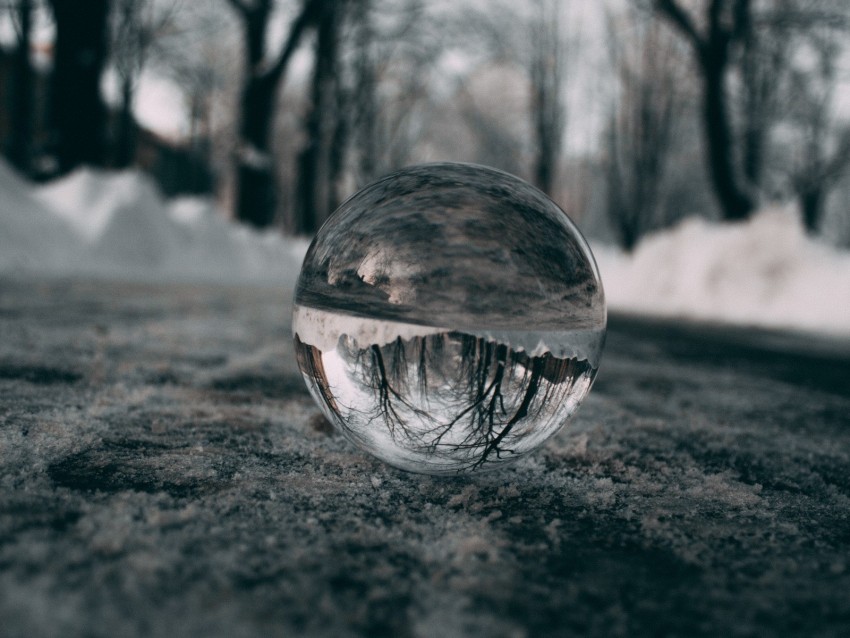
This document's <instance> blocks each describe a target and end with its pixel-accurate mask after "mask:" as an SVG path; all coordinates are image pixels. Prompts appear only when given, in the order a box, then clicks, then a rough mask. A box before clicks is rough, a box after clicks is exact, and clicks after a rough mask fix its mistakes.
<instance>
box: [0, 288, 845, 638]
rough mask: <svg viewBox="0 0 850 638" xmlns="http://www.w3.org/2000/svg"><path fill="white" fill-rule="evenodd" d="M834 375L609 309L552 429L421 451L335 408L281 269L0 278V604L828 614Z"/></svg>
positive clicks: (497, 617)
mask: <svg viewBox="0 0 850 638" xmlns="http://www.w3.org/2000/svg"><path fill="white" fill-rule="evenodd" d="M812 348H813V351H812V352H810V353H807V352H806V349H812ZM849 379H850V354H848V349H847V346H846V344H845V345H841V346H837V345H835V344H830V343H829V342H819V343H817V344H814V343H813V342H811V341H810V340H807V339H802V338H801V339H797V338H791V337H783V336H777V335H774V334H770V333H752V332H747V331H743V330H737V331H730V330H720V329H701V328H698V327H692V328H675V329H674V328H672V327H671V326H669V325H664V324H659V323H653V322H649V321H643V322H639V321H633V320H625V319H616V318H615V320H614V321H613V322H612V330H611V332H610V334H609V343H608V348H607V350H606V353H605V355H604V358H603V362H602V367H601V371H600V376H599V379H598V383H597V386H596V387H595V388H594V390H593V391H592V392H591V395H590V397H589V399H588V401H587V402H586V404H585V405H584V406H583V408H582V409H581V410H580V412H579V415H578V417H577V419H576V420H575V421H574V423H573V426H572V427H571V428H570V429H569V430H568V431H564V432H562V434H561V435H559V436H558V437H556V439H555V440H554V441H552V442H551V443H550V444H549V445H548V446H547V447H546V448H545V449H544V450H543V451H541V452H540V453H539V454H537V455H536V456H534V457H533V458H531V459H528V460H526V461H523V462H521V463H520V464H518V465H515V466H513V467H510V468H507V469H504V470H501V471H497V472H495V473H492V474H487V475H482V476H477V477H474V478H460V479H442V480H436V479H431V478H427V477H422V476H416V475H409V474H404V473H401V472H398V471H395V470H392V469H390V468H387V467H385V466H383V465H381V464H380V463H378V462H376V461H372V460H371V459H369V458H367V457H365V456H363V455H362V454H360V453H359V452H357V451H356V450H354V449H353V448H352V447H351V446H349V445H348V444H347V443H346V442H345V441H343V440H342V439H341V438H340V437H339V436H335V435H333V433H332V432H330V431H329V430H328V429H327V424H326V423H325V422H324V421H323V420H322V419H321V418H320V417H319V416H318V411H317V410H316V408H314V407H313V405H312V403H311V401H310V399H309V396H308V395H307V392H306V390H305V389H304V387H303V384H302V382H301V379H300V377H299V376H298V375H297V372H296V369H295V366H294V363H293V358H292V348H291V345H290V341H289V327H288V294H287V293H286V291H283V290H279V289H273V288H266V289H262V288H243V289H238V288H222V287H201V286H189V285H185V286H171V287H157V286H149V285H141V284H138V285H132V286H128V285H125V286H119V285H115V284H102V283H79V282H77V283H74V282H65V283H57V282H52V283H51V282H33V281H12V282H10V281H8V280H5V281H0V626H2V627H3V631H2V633H3V635H4V636H10V637H12V636H59V635H62V636H82V635H90V636H114V635H122V636H141V635H174V636H204V637H205V638H207V637H210V636H261V635H270V634H278V635H321V636H325V635H326V636H348V635H368V636H382V635H386V636H433V635H438V636H441V637H442V638H449V637H451V636H465V635H469V636H547V635H552V636H554V635H558V636H563V635H591V636H612V635H663V634H677V635H760V636H767V635H806V636H814V635H848V634H850V598H848V596H847V592H848V591H850V558H848V556H850V391H848V390H849V389H850V388H848V386H850V381H848V380H849Z"/></svg>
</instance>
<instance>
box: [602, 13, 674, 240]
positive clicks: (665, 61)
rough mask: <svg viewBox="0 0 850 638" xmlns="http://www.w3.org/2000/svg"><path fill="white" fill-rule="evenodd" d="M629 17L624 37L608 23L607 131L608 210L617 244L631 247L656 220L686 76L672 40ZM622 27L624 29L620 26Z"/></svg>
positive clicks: (634, 16) (656, 27)
mask: <svg viewBox="0 0 850 638" xmlns="http://www.w3.org/2000/svg"><path fill="white" fill-rule="evenodd" d="M639 17H640V16H639V15H638V14H636V13H634V12H632V13H631V14H629V15H628V24H627V30H628V35H627V36H625V37H626V38H628V40H627V41H626V43H625V44H618V43H619V42H622V41H623V39H624V36H621V35H619V34H618V33H617V29H616V27H617V26H618V25H616V24H614V21H613V19H612V20H610V21H609V29H610V31H611V35H610V36H609V42H610V43H611V48H612V54H613V58H614V60H613V62H614V65H615V68H616V71H617V77H618V79H619V92H618V97H617V100H616V107H615V110H614V113H613V115H612V117H611V121H610V123H609V125H608V132H607V136H606V137H607V161H606V164H607V166H606V169H607V170H606V175H607V179H606V182H607V188H606V190H607V211H608V218H609V220H610V222H611V224H612V226H613V228H614V230H615V232H616V233H617V235H618V238H619V241H620V245H621V246H622V247H623V248H625V249H626V250H629V251H630V250H632V249H633V248H634V246H635V245H636V244H637V242H638V240H639V239H640V237H641V235H642V234H644V233H645V232H646V231H647V230H649V229H650V228H651V227H652V226H653V225H654V224H656V223H657V221H658V217H659V213H660V211H659V206H660V203H661V201H660V200H661V197H660V195H661V193H662V190H663V184H664V177H665V172H666V165H667V161H668V156H669V153H670V151H671V146H672V141H673V134H674V129H675V126H676V124H677V122H678V120H679V119H680V117H681V113H682V109H683V102H684V90H683V88H682V87H683V85H685V84H686V74H685V73H683V69H682V66H681V64H680V62H679V60H680V55H678V54H679V51H678V50H677V49H678V47H677V46H676V44H677V43H676V42H675V41H673V40H672V39H671V38H670V37H669V36H667V34H666V33H665V32H664V31H663V30H662V29H660V28H659V25H658V23H657V22H655V21H651V22H648V23H641V21H640V19H639ZM623 30H624V31H625V29H623Z"/></svg>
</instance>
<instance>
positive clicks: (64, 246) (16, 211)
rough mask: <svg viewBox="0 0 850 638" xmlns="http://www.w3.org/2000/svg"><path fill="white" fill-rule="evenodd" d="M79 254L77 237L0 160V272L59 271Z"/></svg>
mask: <svg viewBox="0 0 850 638" xmlns="http://www.w3.org/2000/svg"><path fill="white" fill-rule="evenodd" d="M81 252H82V241H81V239H80V237H78V236H77V234H76V233H75V232H74V231H73V230H72V229H71V227H70V226H69V225H68V224H67V223H65V222H64V221H63V220H62V219H60V218H58V217H57V216H56V215H54V214H53V213H52V212H51V211H50V210H49V209H48V208H47V207H46V206H45V205H44V204H42V203H41V202H40V201H38V200H37V199H36V198H35V197H33V195H32V193H31V192H30V189H29V187H28V186H27V184H26V183H25V182H24V181H23V180H22V179H21V178H20V177H18V176H17V175H16V174H15V173H14V172H13V171H12V170H11V169H10V168H9V167H8V166H7V165H6V164H5V163H4V162H2V161H0V273H6V272H16V271H29V272H32V271H36V272H55V271H62V270H65V269H67V268H70V267H71V266H72V265H73V264H74V263H76V261H78V259H79V256H80V254H81Z"/></svg>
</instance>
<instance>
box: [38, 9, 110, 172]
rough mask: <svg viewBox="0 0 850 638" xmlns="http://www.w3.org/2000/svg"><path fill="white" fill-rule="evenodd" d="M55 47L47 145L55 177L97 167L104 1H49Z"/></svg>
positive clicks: (101, 152) (101, 134)
mask: <svg viewBox="0 0 850 638" xmlns="http://www.w3.org/2000/svg"><path fill="white" fill-rule="evenodd" d="M50 4H51V6H52V7H53V15H54V18H55V20H56V44H55V48H54V56H53V60H54V65H53V75H52V82H51V94H50V117H51V127H52V135H53V144H54V148H55V153H56V160H57V163H58V167H59V172H60V173H65V172H68V171H70V170H72V169H73V168H75V167H77V166H79V165H80V164H93V165H97V166H101V165H103V163H104V159H105V152H106V108H105V107H104V104H103V101H102V100H101V96H100V77H101V73H102V72H103V67H104V64H105V61H106V54H107V25H108V16H109V0H86V2H79V1H78V0H50Z"/></svg>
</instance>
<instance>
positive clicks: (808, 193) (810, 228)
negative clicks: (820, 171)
mask: <svg viewBox="0 0 850 638" xmlns="http://www.w3.org/2000/svg"><path fill="white" fill-rule="evenodd" d="M799 197H800V208H801V209H802V212H803V224H804V225H805V227H806V232H807V233H809V234H810V235H816V234H817V232H818V229H819V228H820V218H821V212H822V211H823V191H822V190H821V189H820V188H809V189H807V190H804V191H803V192H801V193H800V195H799Z"/></svg>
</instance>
